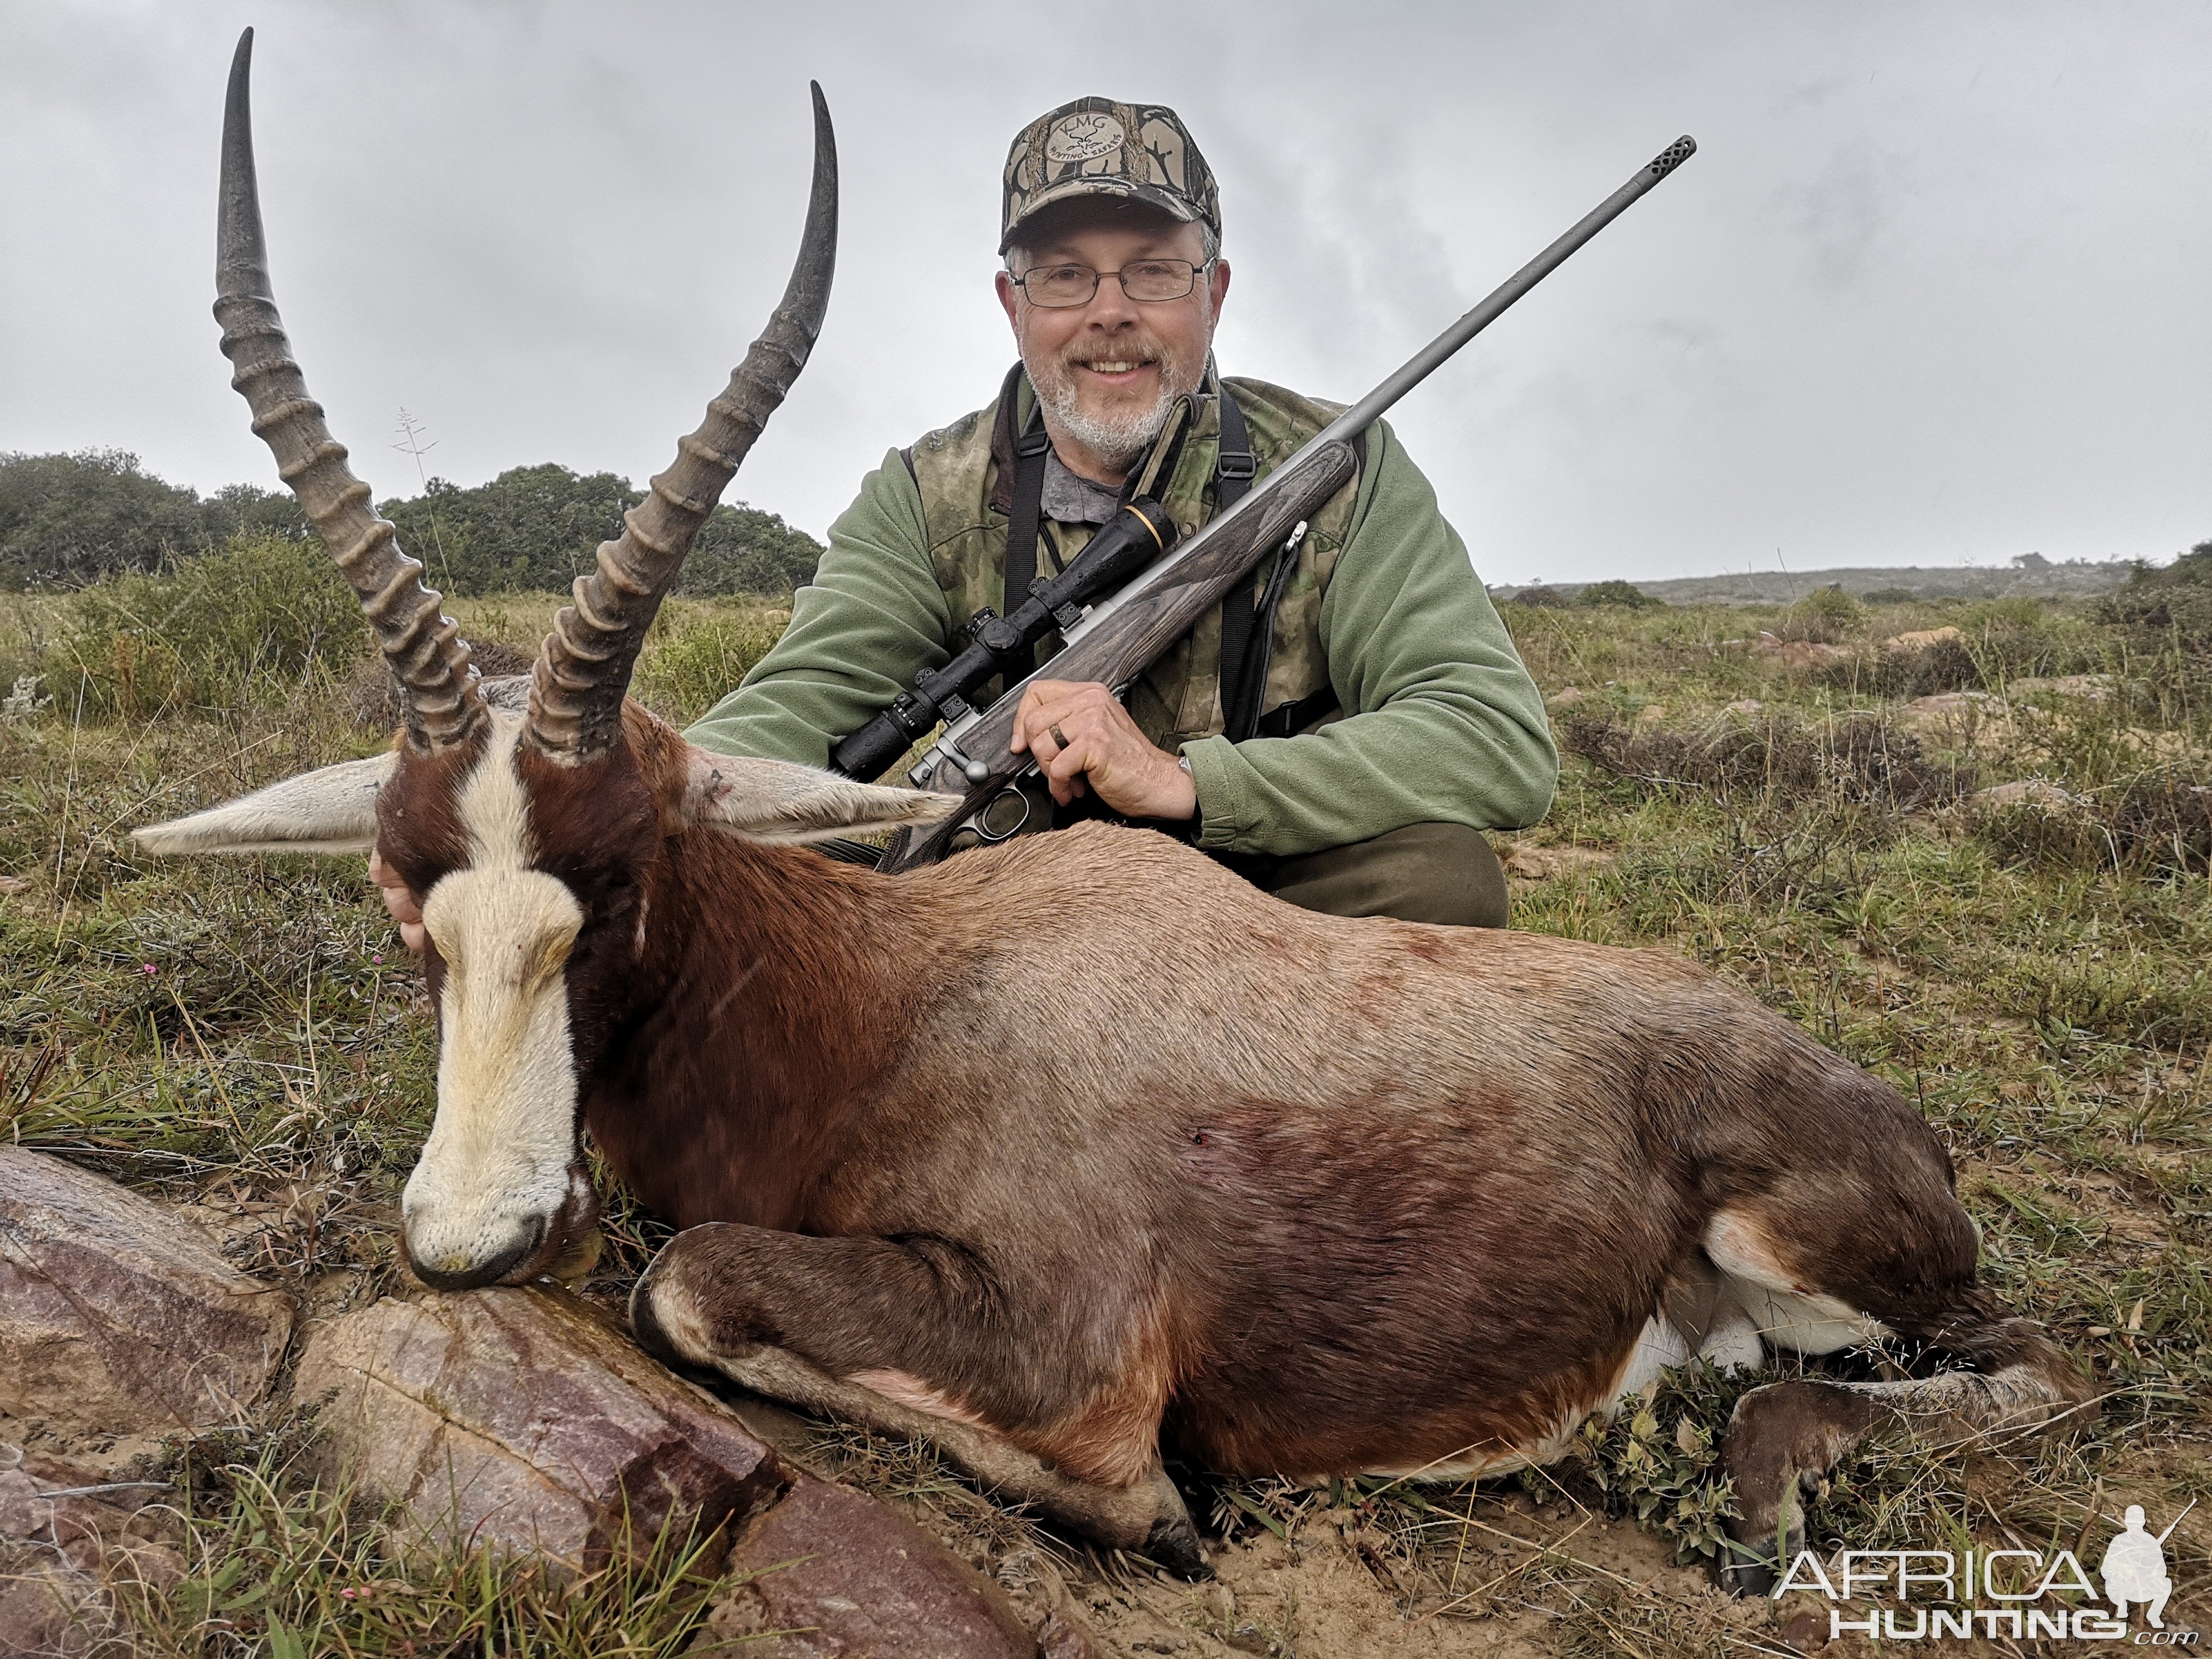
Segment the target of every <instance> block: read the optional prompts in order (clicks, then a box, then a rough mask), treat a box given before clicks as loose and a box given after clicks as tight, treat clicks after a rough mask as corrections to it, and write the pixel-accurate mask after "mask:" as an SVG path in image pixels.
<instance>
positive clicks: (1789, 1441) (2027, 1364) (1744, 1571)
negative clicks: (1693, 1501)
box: [1720, 1320, 2088, 1595]
mask: <svg viewBox="0 0 2212 1659" xmlns="http://www.w3.org/2000/svg"><path fill="white" fill-rule="evenodd" d="M1977 1335H1978V1336H1981V1337H1984V1338H1995V1339H1996V1340H1995V1341H1992V1342H1988V1343H1985V1344H1978V1345H1977V1346H1988V1347H1992V1348H1996V1349H1997V1350H1999V1351H2000V1352H2003V1353H2004V1358H2003V1361H2002V1363H2001V1364H1998V1365H1997V1366H1996V1368H1995V1369H1994V1370H1988V1371H1966V1370H1954V1371H1945V1372H1943V1373H1942V1374H1941V1375H1938V1376H1930V1377H1925V1378H1918V1379H1913V1380H1909V1381H1905V1382H1899V1383H1813V1382H1802V1383H1768V1384H1766V1385H1765V1387H1764V1388H1758V1389H1753V1390H1752V1391H1751V1392H1750V1393H1748V1394H1747V1395H1744V1396H1743V1398H1742V1399H1741V1400H1739V1401H1736V1404H1735V1413H1733V1414H1732V1415H1731V1416H1730V1417H1729V1426H1728V1433H1727V1436H1726V1437H1725V1438H1724V1439H1723V1442H1722V1444H1721V1467H1722V1468H1723V1469H1725V1470H1726V1471H1727V1472H1728V1474H1729V1476H1730V1478H1731V1479H1732V1480H1734V1482H1735V1497H1736V1507H1737V1510H1738V1511H1739V1513H1738V1516H1737V1518H1736V1519H1735V1520H1733V1521H1731V1522H1729V1536H1730V1537H1731V1538H1732V1539H1734V1540H1735V1542H1736V1544H1737V1546H1738V1550H1737V1553H1735V1556H1734V1558H1733V1559H1731V1560H1729V1561H1728V1562H1725V1563H1723V1565H1722V1567H1721V1575H1720V1576H1721V1583H1722V1584H1723V1587H1724V1588H1726V1589H1730V1590H1733V1591H1735V1593H1737V1594H1738V1595H1764V1594H1765V1593H1766V1592H1768V1591H1769V1590H1771V1589H1772V1588H1773V1587H1774V1584H1775V1583H1776V1582H1777V1579H1778V1575H1779V1574H1780V1573H1781V1572H1782V1571H1786V1569H1787V1567H1788V1565H1789V1563H1790V1561H1792V1560H1794V1559H1796V1554H1797V1552H1798V1551H1799V1550H1801V1549H1802V1548H1803V1547H1805V1509H1804V1505H1805V1498H1806V1494H1807V1490H1808V1487H1809V1486H1812V1485H1813V1483H1814V1482H1816V1481H1818V1480H1820V1478H1821V1477H1822V1476H1824V1475H1826V1474H1827V1473H1828V1471H1829V1470H1831V1469H1832V1468H1835V1466H1836V1465H1837V1464H1838V1462H1841V1461H1842V1460H1843V1459H1844V1456H1845V1455H1848V1454H1849V1453H1850V1451H1851V1450H1852V1449H1854V1448H1855V1447H1857V1445H1858V1444H1859V1443H1861V1442H1862V1441H1863V1440H1864V1439H1865V1438H1866V1437H1867V1436H1868V1435H1869V1434H1871V1433H1873V1432H1875V1431H1877V1430H1881V1429H1886V1428H1901V1429H1903V1430H1905V1431H1906V1432H1908V1433H1910V1434H1911V1435H1912V1436H1913V1437H1915V1438H1917V1439H1920V1440H1923V1441H1927V1442H1929V1443H1934V1444H1936V1445H1942V1444H1946V1443H1952V1442H1956V1441H1960V1440H1966V1439H1969V1438H1973V1437H2002V1436H2008V1435H2014V1434H2021V1433H2033V1432H2039V1431H2047V1430H2049V1429H2051V1428H2055V1427H2057V1426H2058V1425H2060V1424H2062V1423H2065V1422H2068V1421H2072V1420H2077V1419H2079V1417H2080V1416H2081V1414H2082V1413H2083V1411H2084V1408H2085V1405H2086V1402H2087V1398H2088V1390H2087V1388H2086V1386H2085V1385H2084V1383H2083V1381H2082V1378H2081V1375H2080V1373H2079V1372H2077V1371H2076V1370H2075V1368H2074V1366H2073V1364H2072V1363H2071V1362H2070V1361H2069V1360H2068V1359H2067V1358H2066V1357H2065V1355H2064V1354H2063V1353H2062V1352H2060V1351H2059V1349H2058V1347H2057V1345H2056V1344H2055V1343H2053V1342H2051V1340H2050V1339H2049V1338H2047V1337H2045V1336H2043V1335H2041V1334H2039V1333H2036V1332H2033V1331H2030V1330H2028V1329H2027V1328H2026V1326H2025V1325H2024V1323H2022V1322H2019V1321H2014V1320H2005V1321H2001V1322H1995V1323H1994V1324H1993V1325H1992V1326H1990V1327H1986V1328H1984V1329H1983V1330H1982V1331H1981V1332H1978V1333H1977ZM1770 1552H1771V1553H1772V1559H1770Z"/></svg>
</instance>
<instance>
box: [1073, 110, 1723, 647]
mask: <svg viewBox="0 0 2212 1659" xmlns="http://www.w3.org/2000/svg"><path fill="white" fill-rule="evenodd" d="M1697 153H1698V141H1697V140H1696V139H1694V138H1692V137H1690V135H1689V134H1688V133H1684V134H1683V135H1682V136H1681V137H1680V138H1677V139H1676V140H1675V141H1674V143H1671V144H1669V145H1668V146H1667V148H1666V149H1662V150H1661V151H1660V152H1659V153H1658V155H1655V156H1653V157H1652V158H1651V160H1650V161H1648V162H1647V163H1645V164H1644V166H1643V167H1639V168H1638V169H1637V171H1636V176H1635V177H1634V178H1632V179H1630V180H1629V181H1628V182H1627V183H1626V184H1625V185H1622V186H1621V187H1620V189H1619V190H1616V191H1613V194H1612V195H1610V196H1608V197H1606V198H1605V200H1603V201H1602V202H1600V203H1599V204H1597V205H1596V206H1595V207H1594V208H1592V209H1591V210H1589V212H1588V213H1585V214H1584V215H1583V216H1582V217H1581V218H1579V219H1577V221H1576V222H1574V223H1573V224H1572V225H1571V226H1570V227H1568V228H1567V229H1566V230H1565V232H1563V233H1562V234H1560V235H1559V237H1558V238H1557V239H1556V240H1553V243H1552V244H1551V246H1548V247H1547V248H1546V249H1545V250H1544V251H1543V252H1541V253H1539V254H1538V255H1537V256H1536V257H1535V258H1533V259H1531V260H1529V261H1528V264H1525V265H1523V266H1522V267H1521V269H1520V270H1516V271H1515V272H1514V273H1513V274H1512V275H1511V276H1509V277H1507V278H1506V279H1505V280H1504V282H1502V283H1499V284H1498V286H1497V287H1496V288H1494V289H1491V290H1490V292H1489V293H1488V294H1486V295H1484V296H1483V297H1482V299H1481V300H1480V301H1478V302H1477V303H1476V305H1475V307H1474V309H1473V310H1472V311H1470V312H1468V313H1467V314H1466V315H1465V316H1464V317H1462V318H1461V319H1459V320H1458V321H1457V322H1455V323H1454V324H1453V325H1451V326H1450V327H1449V328H1448V329H1446V330H1445V331H1443V333H1441V334H1439V335H1437V337H1436V338H1435V339H1433V340H1431V341H1430V342H1429V343H1428V344H1426V345H1425V346H1423V347H1422V348H1421V349H1419V351H1417V352H1415V353H1414V354H1413V356H1411V357H1409V358H1407V360H1406V362H1404V363H1402V364H1401V365H1400V366H1399V368H1397V370H1396V371H1395V373H1393V374H1390V375H1389V376H1388V377H1387V378H1385V379H1384V380H1383V383H1382V384H1381V385H1380V386H1376V388H1375V389H1374V390H1373V391H1372V392H1369V393H1368V394H1367V395H1366V396H1365V397H1364V398H1361V399H1360V400H1359V401H1358V403H1356V404H1352V407H1351V408H1349V409H1347V410H1345V411H1344V413H1343V414H1341V415H1340V416H1337V417H1336V418H1335V419H1334V421H1331V422H1329V423H1328V425H1327V426H1325V427H1323V428H1322V429H1321V430H1320V431H1319V432H1317V433H1316V434H1315V435H1313V436H1312V437H1310V438H1309V439H1308V440H1306V441H1305V442H1304V444H1302V445H1301V446H1299V447H1298V449H1297V453H1295V454H1293V455H1292V456H1291V458H1290V459H1289V460H1286V461H1285V462H1284V463H1283V465H1282V467H1281V468H1280V469H1279V470H1280V471H1289V470H1290V469H1291V466H1292V465H1293V464H1295V463H1296V462H1297V461H1298V460H1300V459H1304V456H1305V455H1306V454H1307V453H1309V452H1310V451H1312V450H1316V449H1319V448H1320V447H1322V445H1324V444H1333V443H1348V442H1350V441H1352V439H1353V438H1356V437H1358V435H1360V434H1361V433H1363V432H1364V431H1365V430H1366V429H1367V428H1369V427H1370V426H1372V425H1374V424H1375V422H1376V421H1377V420H1378V419H1380V418H1381V417H1382V416H1383V412H1384V411H1385V410H1388V409H1389V407H1390V405H1391V404H1395V403H1396V402H1397V401H1398V399H1399V398H1402V397H1404V396H1405V395H1406V394H1407V392H1411V391H1412V390H1413V388H1414V387H1415V386H1419V385H1420V383H1421V382H1422V381H1424V380H1427V379H1428V378H1429V376H1430V375H1431V374H1433V373H1434V372H1435V371H1436V370H1437V368H1439V367H1440V366H1441V365H1442V364H1443V362H1445V361H1446V360H1447V359H1449V357H1451V356H1453V354H1454V353H1455V352H1457V351H1458V350H1459V349H1460V348H1461V347H1462V346H1464V345H1465V344H1466V343H1468V341H1469V340H1472V339H1473V338H1474V337H1475V336H1476V335H1478V334H1480V333H1481V332H1482V331H1483V330H1484V329H1486V328H1488V327H1489V326H1490V325H1491V324H1492V323H1494V322H1496V321H1497V320H1498V319H1499V318H1500V317H1502V316H1504V314H1505V313H1506V312H1507V311H1508V310H1509V309H1510V308H1511V307H1512V305H1513V302H1514V301H1516V300H1518V299H1519V298H1520V297H1521V296H1522V295H1524V294H1526V293H1527V292H1528V290H1529V289H1532V288H1534V287H1535V286H1536V284H1537V283H1541V282H1542V281H1543V280H1544V278H1545V277H1547V276H1550V275H1551V274H1552V273H1553V271H1554V270H1558V269H1559V266H1560V265H1562V264H1565V262H1566V259H1567V256H1568V255H1570V254H1571V253H1572V252H1574V251H1575V250H1576V249H1577V248H1578V247H1580V246H1582V245H1583V243H1584V242H1587V241H1588V240H1589V239H1590V238H1591V237H1593V236H1595V235H1596V234H1598V232H1600V231H1601V230H1603V229H1604V228H1606V227H1607V225H1609V224H1611V223H1612V222H1613V221H1614V220H1615V219H1617V218H1619V217H1620V216H1621V214H1622V213H1623V212H1624V211H1626V210H1627V208H1628V206H1629V204H1631V203H1632V202H1634V201H1635V200H1636V199H1637V198H1638V197H1640V196H1642V195H1643V194H1644V191H1648V190H1650V188H1651V187H1652V185H1656V184H1657V183H1658V182H1659V181H1660V180H1661V179H1664V178H1665V177H1666V176H1667V175H1668V173H1672V172H1673V171H1674V169H1675V168H1676V167H1680V166H1681V165H1682V163H1683V162H1685V161H1688V160H1689V159H1690V157H1692V155H1696V154H1697ZM1264 487H1265V486H1264V485H1262V486H1261V487H1259V488H1255V489H1252V490H1251V491H1249V493H1247V494H1246V495H1245V496H1244V498H1243V500H1242V501H1238V502H1237V504H1236V505H1235V506H1234V507H1231V508H1230V509H1229V510H1228V511H1227V512H1226V513H1219V514H1217V515H1216V516H1215V517H1214V518H1213V519H1212V520H1209V521H1208V522H1207V523H1206V526H1205V527H1204V528H1203V529H1201V530H1200V531H1199V532H1198V533H1197V534H1196V535H1194V536H1193V537H1192V538H1190V539H1189V540H1188V541H1186V542H1185V543H1183V544H1182V546H1181V547H1180V548H1178V549H1177V550H1176V551H1175V552H1173V553H1170V555H1169V556H1167V557H1166V558H1164V559H1162V560H1161V561H1159V562H1158V563H1157V564H1155V565H1153V566H1152V568H1151V569H1150V570H1148V571H1146V573H1145V574H1143V575H1142V576H1139V578H1138V579H1137V580H1134V581H1133V582H1131V583H1130V584H1128V586H1126V587H1124V588H1122V589H1121V591H1120V592H1117V593H1109V594H1108V595H1107V596H1106V597H1105V598H1104V599H1101V600H1099V601H1098V602H1097V604H1096V605H1092V606H1091V614H1090V615H1089V616H1087V617H1085V618H1084V619H1083V621H1082V623H1079V625H1078V626H1076V627H1075V628H1073V629H1069V630H1068V631H1067V632H1066V633H1065V634H1063V635H1060V637H1061V639H1062V640H1063V641H1065V642H1066V643H1067V644H1069V645H1073V643H1074V642H1075V641H1077V640H1078V639H1079V638H1080V637H1081V636H1082V635H1085V634H1086V633H1088V632H1089V631H1090V630H1091V629H1093V628H1095V627H1097V625H1098V624H1099V623H1102V622H1103V621H1104V620H1105V619H1106V617H1108V616H1109V615H1110V614H1111V613H1112V612H1114V611H1116V610H1118V609H1119V608H1120V607H1121V605H1125V604H1127V602H1128V601H1129V599H1131V598H1133V596H1135V595H1137V594H1139V593H1142V592H1145V591H1146V590H1147V589H1149V588H1151V587H1152V586H1155V585H1157V584H1158V582H1159V581H1160V580H1162V579H1163V578H1164V577H1165V576H1166V574H1168V572H1170V570H1172V569H1174V568H1175V567H1176V565H1177V564H1179V563H1181V562H1182V561H1183V560H1184V559H1187V558H1188V557H1190V556H1192V555H1193V554H1194V553H1196V552H1197V551H1198V550H1200V546H1201V545H1202V544H1204V542H1205V541H1206V538H1208V537H1209V536H1211V535H1212V534H1213V533H1215V532H1217V531H1218V530H1219V529H1220V528H1221V526H1225V525H1228V524H1232V523H1234V522H1235V521H1236V520H1237V518H1238V517H1239V516H1240V515H1242V514H1243V513H1245V512H1246V511H1248V510H1249V509H1251V508H1253V507H1255V505H1256V503H1257V501H1258V498H1259V495H1260V493H1261V489H1263V488H1264Z"/></svg>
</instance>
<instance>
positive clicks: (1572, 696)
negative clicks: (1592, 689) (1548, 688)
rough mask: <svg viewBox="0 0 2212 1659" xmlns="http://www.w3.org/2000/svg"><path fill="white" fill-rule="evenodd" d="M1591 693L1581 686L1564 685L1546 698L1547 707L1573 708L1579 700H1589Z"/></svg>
mask: <svg viewBox="0 0 2212 1659" xmlns="http://www.w3.org/2000/svg"><path fill="white" fill-rule="evenodd" d="M1578 702H1589V693H1588V692H1587V691H1584V690H1582V688H1581V687H1579V686H1573V685H1563V686H1561V687H1560V688H1559V690H1557V691H1554V692H1553V694H1552V695H1551V696H1548V697H1547V698H1545V699H1544V707H1545V708H1573V707H1574V706H1575V705H1576V704H1577V703H1578Z"/></svg>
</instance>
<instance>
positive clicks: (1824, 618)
mask: <svg viewBox="0 0 2212 1659" xmlns="http://www.w3.org/2000/svg"><path fill="white" fill-rule="evenodd" d="M1865 615H1866V611H1865V608H1864V607H1863V605H1860V604H1859V602H1858V601H1857V599H1853V598H1852V597H1851V596H1850V594H1848V593H1846V592H1844V590H1843V586H1842V584H1840V583H1838V582H1831V583H1829V584H1828V586H1826V587H1816V588H1814V590H1813V591H1812V592H1810V593H1808V594H1807V595H1806V596H1805V597H1804V598H1803V599H1800V600H1798V601H1797V603H1796V604H1795V605H1791V606H1790V607H1789V609H1787V610H1786V611H1784V612H1783V613H1782V615H1781V617H1780V618H1779V620H1778V622H1777V623H1775V626H1774V629H1773V632H1774V635H1775V636H1776V637H1777V638H1778V639H1784V640H1804V641H1810V642H1811V643H1813V644H1814V645H1838V644H1841V643H1842V642H1843V640H1844V636H1845V635H1848V634H1849V633H1850V631H1851V629H1854V628H1856V627H1857V626H1858V624H1859V621H1860V619H1861V618H1862V617H1864V616H1865Z"/></svg>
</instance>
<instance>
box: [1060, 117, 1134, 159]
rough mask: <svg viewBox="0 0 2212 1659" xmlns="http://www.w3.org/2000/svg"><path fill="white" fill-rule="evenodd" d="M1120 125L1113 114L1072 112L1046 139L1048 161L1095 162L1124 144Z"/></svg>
mask: <svg viewBox="0 0 2212 1659" xmlns="http://www.w3.org/2000/svg"><path fill="white" fill-rule="evenodd" d="M1121 141H1122V132H1121V123H1120V122H1119V121H1117V120H1115V118H1113V117H1112V116H1110V115H1100V114H1097V113H1095V112H1091V111H1087V110H1086V111H1084V112H1080V113H1078V114H1074V115H1071V116H1069V117H1067V118H1066V119H1065V120H1063V121H1061V122H1060V123H1059V124H1058V125H1055V126H1054V128H1053V130H1052V136H1051V137H1048V138H1047V139H1046V140H1045V141H1044V155H1045V160H1047V161H1055V162H1059V163H1061V164H1062V165H1065V164H1066V163H1069V162H1073V161H1096V160H1097V159H1098V157H1100V156H1102V155H1105V154H1106V153H1107V152H1108V151H1109V150H1114V149H1120V148H1121Z"/></svg>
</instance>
